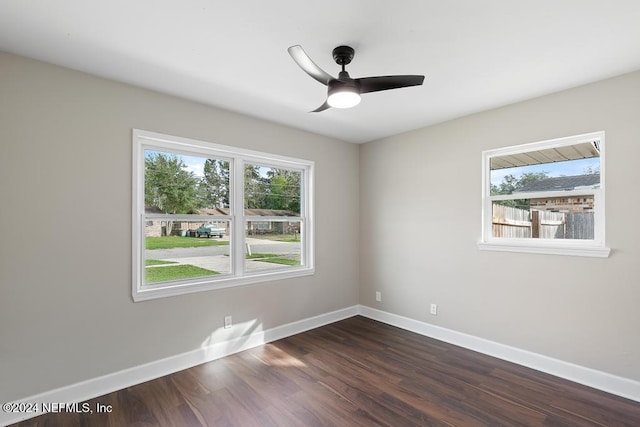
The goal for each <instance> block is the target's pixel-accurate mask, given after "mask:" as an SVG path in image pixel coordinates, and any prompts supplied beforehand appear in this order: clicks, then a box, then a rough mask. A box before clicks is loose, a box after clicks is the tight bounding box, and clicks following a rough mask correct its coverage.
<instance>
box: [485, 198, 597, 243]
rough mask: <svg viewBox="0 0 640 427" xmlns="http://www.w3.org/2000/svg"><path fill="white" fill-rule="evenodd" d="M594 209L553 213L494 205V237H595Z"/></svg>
mask: <svg viewBox="0 0 640 427" xmlns="http://www.w3.org/2000/svg"><path fill="white" fill-rule="evenodd" d="M593 220H594V218H593V212H578V213H575V212H552V211H542V210H528V209H519V208H514V207H511V206H503V205H499V204H497V203H494V204H493V237H508V238H540V239H593V237H594V236H593V229H594V227H593V225H594V223H593Z"/></svg>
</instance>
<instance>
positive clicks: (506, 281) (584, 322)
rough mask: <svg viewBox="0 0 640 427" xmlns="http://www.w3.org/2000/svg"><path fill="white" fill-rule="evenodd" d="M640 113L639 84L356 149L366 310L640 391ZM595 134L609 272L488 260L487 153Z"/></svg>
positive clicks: (600, 88)
mask: <svg viewBox="0 0 640 427" xmlns="http://www.w3.org/2000/svg"><path fill="white" fill-rule="evenodd" d="M639 111H640V72H636V73H632V74H628V75H624V76H620V77H617V78H613V79H609V80H605V81H601V82H597V83H594V84H590V85H587V86H583V87H579V88H575V89H572V90H568V91H564V92H560V93H557V94H553V95H549V96H544V97H541V98H537V99H534V100H530V101H527V102H522V103H518V104H515V105H511V106H507V107H504V108H500V109H496V110H492V111H487V112H483V113H479V114H475V115H472V116H468V117H465V118H462V119H459V120H454V121H450V122H447V123H443V124H440V125H437V126H431V127H428V128H424V129H419V130H416V131H413V132H409V133H406V134H402V135H397V136H394V137H390V138H386V139H383V140H380V141H375V142H372V143H368V144H365V145H364V146H362V147H361V150H360V202H361V203H360V210H361V212H362V217H361V223H360V231H361V233H360V247H361V249H362V251H361V255H360V303H361V304H364V305H367V306H371V307H375V308H380V309H382V310H385V311H388V312H391V313H395V314H398V315H402V316H406V317H409V318H413V319H418V320H422V321H425V322H429V323H432V324H436V325H440V326H443V327H446V328H450V329H453V330H455V331H459V332H464V333H467V334H471V335H474V336H477V337H482V338H486V339H489V340H493V341H497V342H499V343H503V344H507V345H511V346H514V347H518V348H521V349H525V350H529V351H533V352H536V353H540V354H543V355H547V356H550V357H553V358H557V359H560V360H564V361H568V362H572V363H575V364H578V365H583V366H586V367H590V368H594V369H597V370H601V371H604V372H609V373H612V374H616V375H620V376H623V377H627V378H631V379H634V380H640V365H639V362H638V361H640V334H639V333H638V325H640V310H639V309H638V304H639V303H640V244H639V242H640V232H639V231H638V225H637V219H638V213H639V212H640V197H638V185H639V184H640V167H638V165H639V160H640V120H639V118H638V112H639ZM598 130H604V131H605V132H606V160H605V161H606V186H607V188H606V217H607V218H606V219H607V223H606V238H607V244H608V246H609V247H611V248H612V255H611V256H610V258H608V259H597V258H580V257H568V256H551V255H532V254H519V253H499V252H483V251H480V250H479V249H478V247H477V242H478V241H479V240H480V231H481V224H480V215H481V166H482V164H481V152H482V151H483V150H488V149H493V148H499V147H505V146H509V145H515V144H523V143H528V142H535V141H541V140H547V139H553V138H558V137H563V136H570V135H576V134H581V133H587V132H592V131H598ZM381 171H384V173H381ZM371 230H375V233H372V232H370V231H371ZM375 291H381V292H382V297H383V301H382V302H380V303H378V302H376V301H375ZM430 303H437V304H438V308H439V313H438V316H431V315H429V314H428V308H429V304H430Z"/></svg>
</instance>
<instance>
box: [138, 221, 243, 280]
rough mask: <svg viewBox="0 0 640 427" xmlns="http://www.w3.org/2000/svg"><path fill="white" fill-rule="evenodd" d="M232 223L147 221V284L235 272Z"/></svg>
mask: <svg viewBox="0 0 640 427" xmlns="http://www.w3.org/2000/svg"><path fill="white" fill-rule="evenodd" d="M230 225H231V223H230V221H202V220H198V221H167V220H157V219H150V218H147V220H146V221H145V247H146V250H145V258H146V259H145V284H153V283H159V282H166V281H172V280H184V279H191V278H196V277H206V276H215V275H218V274H228V273H230V272H231V258H230V256H229V247H230V245H229V242H230V232H231V227H230Z"/></svg>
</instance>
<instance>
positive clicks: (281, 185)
mask: <svg viewBox="0 0 640 427" xmlns="http://www.w3.org/2000/svg"><path fill="white" fill-rule="evenodd" d="M267 178H268V187H267V189H268V191H267V194H266V204H267V206H268V207H269V209H280V210H287V211H292V212H300V172H294V171H290V170H286V169H272V170H270V171H269V172H267Z"/></svg>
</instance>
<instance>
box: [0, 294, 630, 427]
mask: <svg viewBox="0 0 640 427" xmlns="http://www.w3.org/2000/svg"><path fill="white" fill-rule="evenodd" d="M358 314H359V315H362V316H364V317H368V318H370V319H374V320H378V321H380V322H383V323H387V324H389V325H392V326H397V327H399V328H402V329H405V330H408V331H411V332H415V333H417V334H420V335H424V336H428V337H431V338H435V339H437V340H440V341H444V342H448V343H451V344H454V345H457V346H460V347H464V348H468V349H470V350H474V351H478V352H480V353H484V354H487V355H489V356H493V357H497V358H499V359H503V360H506V361H509V362H513V363H516V364H518V365H522V366H526V367H528V368H532V369H535V370H538V371H542V372H546V373H549V374H551V375H555V376H557V377H560V378H565V379H568V380H570V381H574V382H576V383H580V384H584V385H587V386H589V387H593V388H596V389H599V390H602V391H606V392H608V393H612V394H615V395H618V396H621V397H625V398H627V399H631V400H635V401H637V402H640V382H638V381H634V380H630V379H627V378H622V377H618V376H615V375H611V374H608V373H606V372H601V371H596V370H594V369H590V368H586V367H583V366H579V365H575V364H572V363H568V362H564V361H562V360H557V359H553V358H550V357H547V356H543V355H540V354H536V353H532V352H529V351H526V350H521V349H518V348H515V347H510V346H507V345H504V344H500V343H497V342H493V341H489V340H485V339H483V338H478V337H475V336H472V335H467V334H464V333H461V332H456V331H454V330H451V329H446V328H443V327H440V326H435V325H431V324H429V323H425V322H421V321H418V320H415V319H409V318H407V317H403V316H399V315H397V314H392V313H388V312H385V311H381V310H377V309H374V308H371V307H367V306H363V305H358V306H352V307H347V308H344V309H341V310H337V311H333V312H330V313H325V314H321V315H319V316H314V317H310V318H307V319H303V320H299V321H297V322H293V323H288V324H286V325H282V326H277V327H275V328H272V329H268V330H266V331H261V332H256V333H253V334H250V335H246V336H241V337H238V338H235V339H233V340H229V341H224V342H220V343H216V344H213V345H211V346H209V347H206V348H201V349H197V350H192V351H189V352H186V353H182V354H178V355H176V356H172V357H168V358H165V359H161V360H157V361H154V362H150V363H146V364H144V365H139V366H134V367H132V368H129V369H125V370H122V371H118V372H114V373H111V374H108V375H104V376H101V377H97V378H93V379H89V380H86V381H82V382H79V383H76V384H71V385H69V386H65V387H61V388H58V389H55V390H50V391H47V392H44V393H41V394H38V395H35V396H30V397H27V398H23V399H18V400H15V402H16V403H21V402H23V403H39V404H41V403H51V402H68V403H71V402H84V401H86V400H89V399H93V398H96V397H99V396H102V395H105V394H107V393H111V392H114V391H117V390H121V389H123V388H127V387H130V386H133V385H136V384H140V383H143V382H145V381H149V380H152V379H155V378H159V377H162V376H164V375H168V374H172V373H174V372H178V371H181V370H183V369H187V368H191V367H193V366H196V365H200V364H202V363H206V362H210V361H212V360H215V359H219V358H221V357H224V356H228V355H231V354H234V353H238V352H240V351H243V350H248V349H250V348H253V347H257V346H259V345H262V344H266V343H269V342H272V341H276V340H279V339H282V338H286V337H288V336H291V335H295V334H298V333H301V332H305V331H308V330H310V329H313V328H317V327H320V326H324V325H327V324H330V323H334V322H337V321H339V320H343V319H347V318H349V317H353V316H356V315H358ZM2 403H4V402H2ZM41 414H42V412H38V413H15V414H14V413H6V412H0V425H3V426H6V425H8V424H13V423H16V422H19V421H22V420H26V419H28V418H32V417H35V416H38V415H41Z"/></svg>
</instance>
